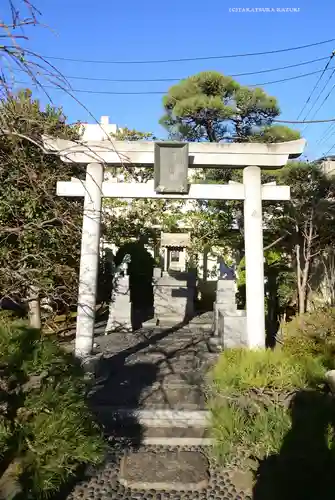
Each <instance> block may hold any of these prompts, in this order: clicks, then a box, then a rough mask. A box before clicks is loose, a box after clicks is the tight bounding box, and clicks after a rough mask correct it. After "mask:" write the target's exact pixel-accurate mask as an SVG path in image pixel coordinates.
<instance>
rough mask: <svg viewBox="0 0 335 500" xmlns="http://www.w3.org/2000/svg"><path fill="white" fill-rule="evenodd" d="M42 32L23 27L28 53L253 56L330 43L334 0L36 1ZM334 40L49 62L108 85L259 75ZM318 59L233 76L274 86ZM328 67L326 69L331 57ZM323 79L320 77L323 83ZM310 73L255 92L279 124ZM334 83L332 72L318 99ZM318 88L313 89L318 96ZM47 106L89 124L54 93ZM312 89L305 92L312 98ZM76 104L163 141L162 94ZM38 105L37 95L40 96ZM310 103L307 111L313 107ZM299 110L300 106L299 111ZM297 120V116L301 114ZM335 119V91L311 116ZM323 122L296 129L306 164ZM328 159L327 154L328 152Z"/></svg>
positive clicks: (309, 83)
mask: <svg viewBox="0 0 335 500" xmlns="http://www.w3.org/2000/svg"><path fill="white" fill-rule="evenodd" d="M35 4H36V6H37V7H38V8H39V9H40V10H41V12H42V14H43V18H42V19H43V22H44V23H45V24H46V25H47V26H48V27H49V28H32V29H30V30H29V32H28V34H29V36H30V41H29V47H30V48H31V49H32V50H35V51H36V52H38V53H40V54H42V55H43V56H54V57H65V58H74V59H76V58H77V59H90V60H97V59H100V60H124V61H131V60H133V61H134V60H148V59H174V58H187V57H206V56H217V55H223V54H233V53H245V52H258V51H259V52H261V51H266V50H276V49H281V48H286V47H294V46H299V45H304V44H309V43H313V42H318V41H322V40H327V39H331V38H335V30H334V19H335V2H334V0H322V2H316V1H315V0H305V1H304V0H287V1H285V2H282V1H279V0H278V1H276V2H275V1H274V0H268V1H267V2H263V1H262V2H260V3H259V2H256V0H255V1H254V0H248V1H237V0H222V1H219V0H212V1H211V2H207V3H206V2H199V1H197V0H193V1H191V0H170V1H169V2H157V1H156V2H155V1H153V0H146V1H145V2H138V1H134V0H128V1H127V2H122V1H119V2H113V1H111V0H99V1H96V2H92V1H89V0H86V2H85V1H83V0H36V2H35ZM237 7H275V8H277V7H278V8H280V7H288V8H300V12H291V13H289V12H287V13H279V12H278V13H260V12H258V13H255V12H254V13H236V12H230V11H229V9H231V8H237ZM334 49H335V42H334V43H333V44H332V43H328V44H325V45H320V46H317V47H311V48H308V49H304V50H298V51H292V52H287V53H281V54H274V55H266V56H257V57H243V58H236V59H216V60H212V61H211V60H209V61H193V62H173V63H169V64H93V63H79V62H66V61H59V60H52V61H50V62H52V63H53V64H54V65H55V66H57V68H58V69H59V70H60V71H61V72H62V73H63V74H64V75H65V76H76V77H85V78H107V79H144V78H147V79H150V78H176V79H179V78H182V77H187V76H189V75H192V74H195V73H197V72H199V71H204V70H217V71H221V72H222V73H225V74H234V73H242V72H249V71H250V72H251V71H258V70H262V69H267V68H276V67H280V66H285V65H290V64H295V63H299V62H303V61H308V60H311V59H317V58H321V57H327V56H329V55H330V54H331V52H332V50H334ZM325 62H326V61H320V62H316V63H313V64H309V65H306V66H300V67H297V68H292V69H287V70H282V71H276V72H271V73H265V74H263V75H262V74H261V75H251V76H244V77H239V78H237V80H238V81H239V82H240V83H242V84H254V83H262V82H267V81H271V80H279V79H282V78H287V77H291V76H295V75H299V74H303V73H309V72H312V71H317V70H320V69H323V67H324V65H325ZM332 65H334V67H335V58H334V62H332ZM330 74H331V72H328V73H327V74H326V76H325V77H324V79H323V81H324V82H326V79H327V78H328V76H329V75H330ZM318 77H319V75H318V74H317V75H312V76H309V77H306V78H301V79H297V80H293V81H288V82H285V83H278V84H272V85H264V89H265V90H266V91H267V92H268V93H269V94H271V95H274V96H276V97H277V98H278V100H279V104H280V107H281V110H282V114H281V118H282V119H287V120H290V119H291V120H295V119H296V118H297V116H298V114H299V112H300V111H301V108H302V106H303V104H304V103H305V101H306V99H307V97H308V95H309V94H310V92H311V90H312V88H313V86H314V84H315V83H316V81H317V79H318ZM69 81H70V82H71V84H72V86H73V88H75V89H83V90H90V91H110V92H113V91H114V92H131V91H135V92H136V91H158V92H159V91H163V92H164V91H166V90H167V89H168V87H169V86H170V85H172V82H171V83H168V82H150V83H149V82H146V83H144V82H141V83H130V82H129V83H124V82H123V83H115V82H114V83H112V82H99V81H90V80H79V79H69ZM334 84H335V74H334V77H333V78H332V80H331V82H330V83H329V84H328V87H327V89H326V91H325V93H324V94H323V96H322V97H321V99H320V100H319V104H321V102H322V100H323V97H324V96H325V95H326V94H327V93H328V92H329V90H330V89H331V88H332V85H334ZM322 86H323V84H321V86H320V87H319V88H320V90H321V88H322ZM49 92H50V95H51V97H52V100H53V102H54V103H55V104H56V105H60V106H62V107H63V108H64V112H65V114H66V115H67V116H68V118H69V120H70V121H76V120H78V119H79V120H82V121H89V122H93V120H92V118H91V117H90V116H89V114H88V113H87V111H86V110H85V109H84V108H83V107H82V106H81V105H80V104H78V103H77V102H75V100H73V99H72V98H71V97H70V96H68V95H66V94H65V93H63V92H61V91H58V90H57V91H53V90H49ZM318 92H319V90H318V91H317V93H316V94H315V95H314V97H313V99H312V102H313V100H314V99H315V98H316V96H317V94H318ZM75 96H76V98H77V99H78V100H79V101H80V102H81V103H82V104H83V105H84V106H85V107H86V108H87V109H89V111H90V113H92V114H93V115H94V116H95V117H96V118H97V119H99V118H100V116H101V115H109V116H110V120H111V122H113V123H118V124H119V125H120V126H128V127H130V128H137V129H140V130H145V131H151V132H154V133H155V134H156V135H157V136H160V137H162V136H163V135H164V131H163V130H162V129H161V127H160V126H159V124H158V120H159V118H160V116H161V115H162V105H161V100H162V96H161V95H157V94H156V95H103V94H85V93H75ZM41 100H42V101H44V102H45V98H43V97H42V98H41ZM317 107H318V106H316V108H315V109H317ZM307 110H308V108H307ZM303 117H304V115H303ZM332 117H335V89H334V92H333V93H332V94H331V95H330V97H329V99H328V100H327V102H326V103H325V105H324V106H323V107H322V108H321V110H320V112H319V113H318V115H317V116H316V117H315V118H332ZM327 128H328V125H327V124H322V125H309V126H308V127H307V128H306V130H305V133H304V135H305V137H306V138H307V140H308V148H307V151H306V152H307V154H308V156H309V157H310V158H314V157H317V156H319V155H322V154H323V153H326V152H327V151H328V150H329V149H330V148H331V146H332V145H333V144H335V127H334V133H333V134H332V135H331V136H330V139H329V140H328V141H325V142H323V143H322V144H319V143H318V141H319V140H320V138H322V137H323V136H324V134H325V131H326V130H327ZM332 153H333V154H335V147H334V150H333V151H332Z"/></svg>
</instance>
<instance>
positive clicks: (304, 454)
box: [253, 391, 335, 500]
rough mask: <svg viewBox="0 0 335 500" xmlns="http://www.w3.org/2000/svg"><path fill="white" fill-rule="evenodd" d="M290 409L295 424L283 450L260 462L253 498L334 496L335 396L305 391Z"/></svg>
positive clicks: (306, 499)
mask: <svg viewBox="0 0 335 500" xmlns="http://www.w3.org/2000/svg"><path fill="white" fill-rule="evenodd" d="M290 409H291V417H292V427H291V429H290V430H289V432H288V433H287V435H286V436H285V438H284V440H283V444H282V447H281V449H280V452H279V453H278V454H277V455H273V456H270V457H268V458H267V459H265V460H264V461H263V462H262V463H260V465H259V468H258V471H257V474H256V484H255V487H254V490H253V499H254V500H269V499H271V500H284V499H285V500H316V499H320V500H330V499H334V498H335V482H334V470H335V460H334V457H335V454H334V451H335V450H334V424H335V419H334V417H335V412H334V399H333V398H332V397H331V396H330V395H328V394H323V393H321V392H318V391H301V392H299V393H297V394H296V395H295V396H294V398H293V400H292V402H291V408H290Z"/></svg>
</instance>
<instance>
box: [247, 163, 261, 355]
mask: <svg viewBox="0 0 335 500" xmlns="http://www.w3.org/2000/svg"><path fill="white" fill-rule="evenodd" d="M243 184H244V193H245V199H244V245H245V271H246V302H247V342H248V346H249V347H250V348H264V347H265V311H264V252H263V220H262V188H261V169H260V168H259V167H245V168H244V170H243Z"/></svg>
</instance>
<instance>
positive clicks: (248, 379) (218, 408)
mask: <svg viewBox="0 0 335 500" xmlns="http://www.w3.org/2000/svg"><path fill="white" fill-rule="evenodd" d="M324 374H325V368H324V366H323V365H322V363H321V362H320V359H319V358H313V357H312V356H309V355H303V356H301V357H300V358H297V357H296V356H294V355H292V354H290V353H288V352H285V351H284V350H282V349H275V350H255V351H252V350H247V349H230V350H226V351H224V352H223V353H222V354H221V356H220V358H219V360H218V362H217V364H216V365H215V367H214V368H213V369H212V372H211V373H210V387H209V391H208V405H209V409H210V412H211V427H212V434H213V438H214V442H215V446H214V452H215V456H216V458H217V459H219V461H220V462H222V463H223V464H224V465H229V464H231V463H232V462H233V461H236V459H237V460H238V465H239V466H240V467H243V464H244V463H245V461H246V459H247V458H248V457H256V458H258V459H261V458H263V457H264V456H269V455H270V454H272V453H277V452H278V451H279V449H280V447H281V445H282V440H283V437H284V436H285V434H286V433H287V431H288V430H289V428H290V415H289V409H288V407H289V402H290V399H291V397H292V394H294V393H295V392H296V391H298V390H301V389H307V388H308V387H311V386H315V385H316V384H317V383H318V382H319V381H320V380H322V379H323V378H324Z"/></svg>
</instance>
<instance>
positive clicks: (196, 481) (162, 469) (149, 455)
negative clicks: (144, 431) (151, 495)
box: [119, 449, 209, 491]
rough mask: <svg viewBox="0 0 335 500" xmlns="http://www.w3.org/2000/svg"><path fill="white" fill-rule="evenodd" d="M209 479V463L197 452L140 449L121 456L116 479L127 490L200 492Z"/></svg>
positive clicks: (206, 485) (205, 486)
mask: <svg viewBox="0 0 335 500" xmlns="http://www.w3.org/2000/svg"><path fill="white" fill-rule="evenodd" d="M208 481H209V463H208V460H207V459H206V457H205V455H204V454H203V453H201V452H199V451H180V450H169V449H165V450H161V451H158V452H157V451H154V450H149V451H145V450H143V451H138V452H130V453H128V454H126V455H125V456H124V457H123V458H122V459H121V464H120V473H119V482H120V484H122V485H123V486H126V487H128V488H130V489H137V490H162V491H170V490H176V491H183V490H188V491H194V490H198V491H199V490H204V489H206V488H207V487H208Z"/></svg>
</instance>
